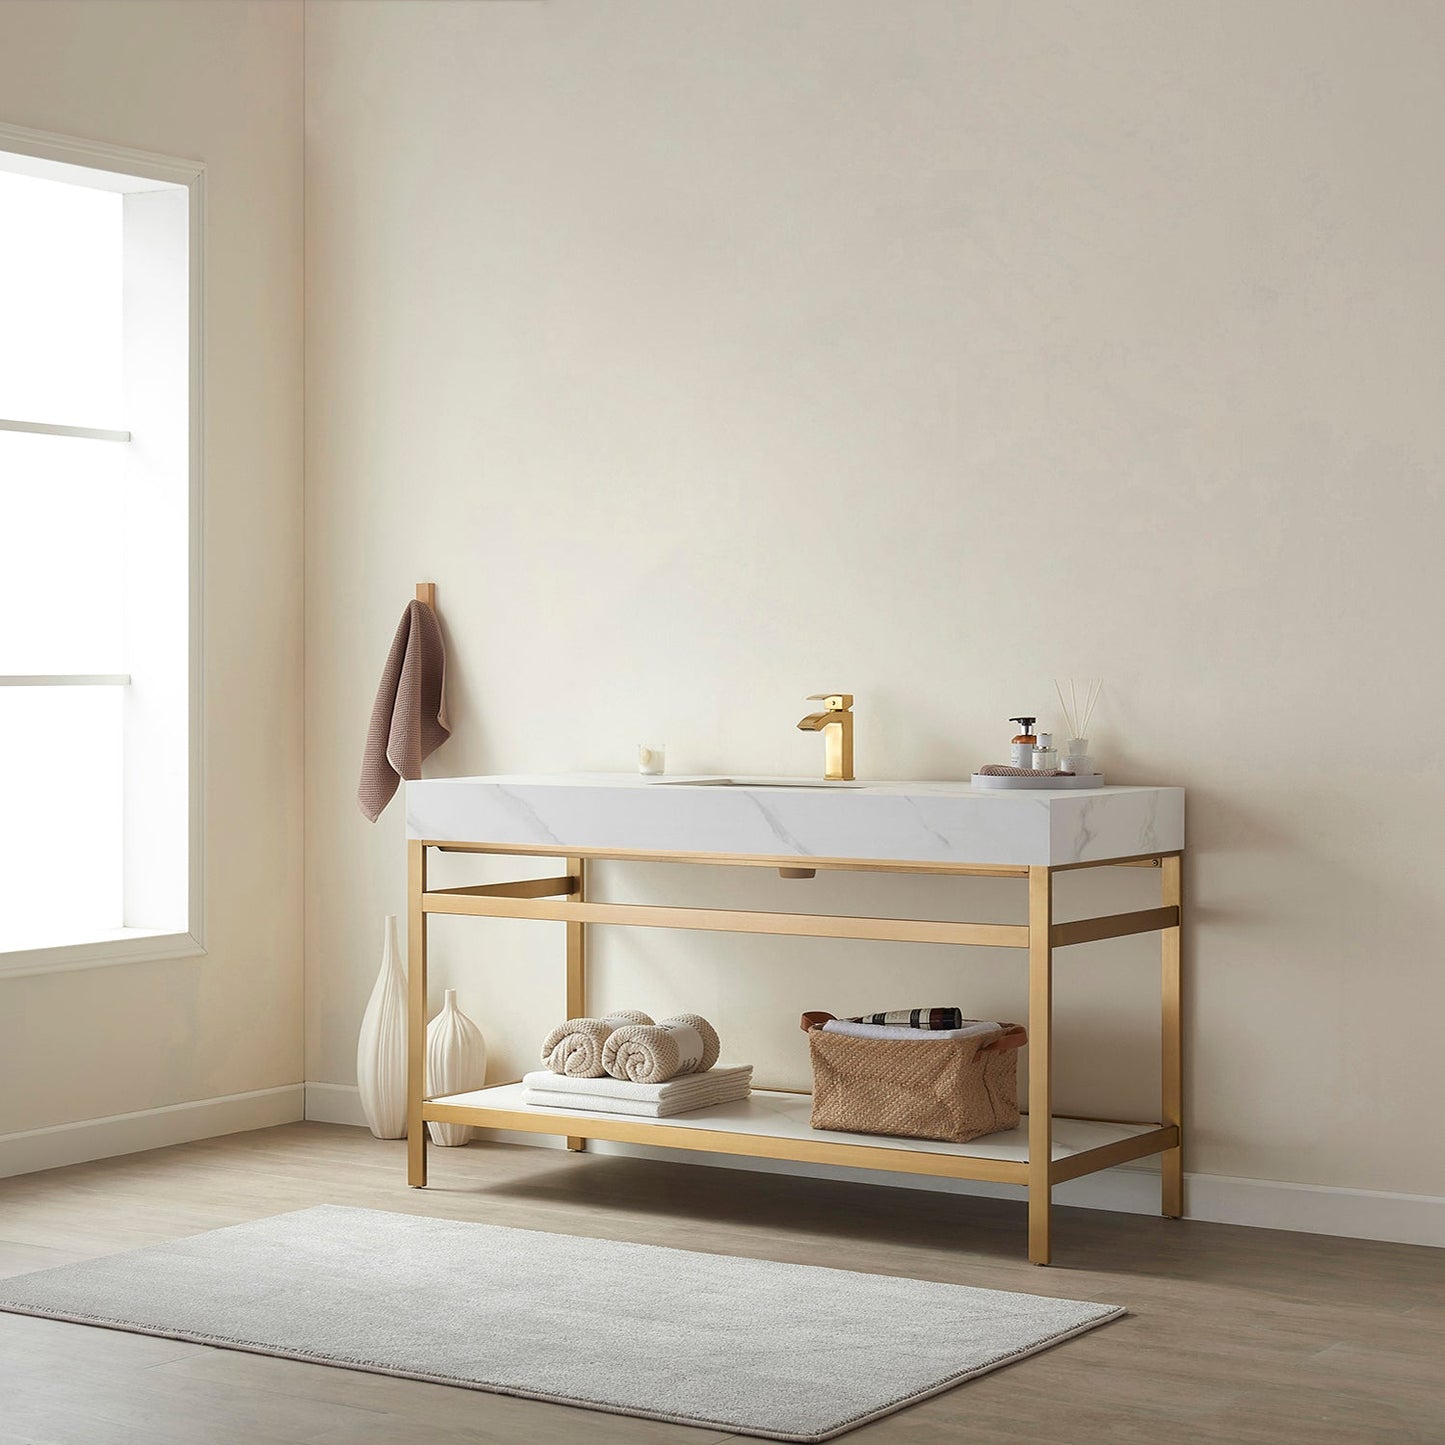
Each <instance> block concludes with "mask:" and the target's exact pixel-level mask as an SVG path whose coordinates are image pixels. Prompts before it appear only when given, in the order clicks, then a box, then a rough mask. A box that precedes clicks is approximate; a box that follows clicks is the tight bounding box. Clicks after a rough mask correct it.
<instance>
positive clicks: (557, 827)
mask: <svg viewBox="0 0 1445 1445" xmlns="http://www.w3.org/2000/svg"><path fill="white" fill-rule="evenodd" d="M810 781H811V780H806V779H797V780H794V781H793V784H792V785H790V784H789V780H786V779H781V778H779V779H769V780H767V782H766V784H765V783H764V782H763V781H762V780H756V779H755V780H751V781H748V780H743V781H739V782H732V783H729V784H728V785H726V786H719V785H717V780H716V779H714V780H713V781H711V782H709V781H707V780H705V779H702V778H699V779H697V780H695V781H692V782H689V781H688V780H686V779H683V778H675V777H668V778H665V779H648V778H643V777H640V776H639V775H638V774H636V773H556V774H532V775H512V776H506V775H504V776H499V777H480V778H426V779H422V780H421V781H419V782H410V783H408V784H407V785H406V823H407V836H408V837H410V838H422V839H426V840H427V841H428V842H435V843H486V844H492V845H511V846H514V847H518V848H527V849H542V848H547V849H551V850H554V851H555V852H556V853H557V854H559V855H560V854H565V853H567V852H569V851H572V850H579V851H581V850H592V851H599V852H618V853H704V854H747V855H750V856H754V857H765V858H798V859H808V858H837V859H872V860H878V861H885V860H886V861H890V862H906V863H954V864H969V863H971V864H976V865H983V866H988V865H994V866H1015V867H1017V866H1029V865H1033V866H1038V865H1043V864H1055V865H1057V864H1062V863H1088V862H1094V861H1097V860H1100V859H1104V858H1129V857H1137V856H1139V855H1141V854H1147V853H1153V852H1161V853H1167V852H1173V851H1175V850H1177V849H1181V848H1183V846H1184V789H1183V788H1108V787H1105V788H1089V789H1079V790H1075V791H1067V792H1065V791H1059V792H1053V791H1049V790H1037V791H1029V792H996V791H993V790H986V789H982V788H979V789H976V788H974V787H972V786H971V785H970V784H968V783H952V782H938V783H933V782H918V783H913V782H878V783H870V782H863V783H856V784H852V783H842V784H834V785H831V786H825V787H819V786H817V785H816V784H813V785H812V786H804V785H803V784H805V783H808V782H810Z"/></svg>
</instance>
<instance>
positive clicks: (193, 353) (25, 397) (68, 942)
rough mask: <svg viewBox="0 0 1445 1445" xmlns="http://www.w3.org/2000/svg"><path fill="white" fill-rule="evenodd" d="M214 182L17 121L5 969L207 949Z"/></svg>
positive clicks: (0, 261) (7, 152)
mask: <svg viewBox="0 0 1445 1445" xmlns="http://www.w3.org/2000/svg"><path fill="white" fill-rule="evenodd" d="M200 170H201V168H200V167H199V166H198V165H196V164H194V163H189V162H174V161H168V160H165V159H164V158H161V157H153V156H141V155H136V154H134V153H129V152H120V151H114V150H110V149H108V148H104V147H97V146H90V145H87V144H84V143H78V142H69V141H64V140H61V139H59V138H55V137H44V136H37V135H35V134H33V133H28V132H21V131H17V130H14V129H12V128H9V127H5V126H0V976H4V975H6V974H16V973H33V972H38V971H42V970H48V969H52V968H73V967H90V966H94V965H95V964H99V963H113V962H122V961H124V960H126V959H128V958H143V957H158V956H178V955H183V954H196V953H199V952H201V951H202V949H201V931H200V930H201V919H200V891H199V890H200V860H199V845H200V827H199V798H200V790H199V786H198V780H199V772H198V766H197V764H198V732H199V726H198V725H199V707H198V703H197V698H198V681H199V665H198V662H199V637H198V621H199V605H198V599H199V596H200V589H199V575H198V574H199V547H198V538H199V535H200V533H199V498H200V485H199V482H200V467H199V417H200V395H199V378H198V372H197V364H198V360H199V356H200V347H199V335H200V331H199V326H200V314H199V298H200V287H199V277H198V275H197V270H198V266H197V264H196V262H198V260H199V256H200V251H199V246H198V237H199V235H200V229H199V220H200V217H199V207H200V198H201V193H200V185H201V175H200Z"/></svg>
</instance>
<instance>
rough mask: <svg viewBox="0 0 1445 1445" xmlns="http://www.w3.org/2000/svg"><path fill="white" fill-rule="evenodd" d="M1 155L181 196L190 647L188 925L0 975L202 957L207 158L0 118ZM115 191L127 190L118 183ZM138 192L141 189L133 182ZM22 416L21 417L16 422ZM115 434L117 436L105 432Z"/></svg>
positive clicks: (87, 941) (28, 963)
mask: <svg viewBox="0 0 1445 1445" xmlns="http://www.w3.org/2000/svg"><path fill="white" fill-rule="evenodd" d="M0 152H4V153H5V155H6V157H7V160H13V158H16V157H19V158H22V160H23V159H24V158H28V159H30V160H33V161H36V162H39V163H41V164H40V165H38V166H37V167H36V169H35V170H33V171H31V170H29V169H28V168H26V167H24V166H23V165H21V166H13V165H9V166H7V169H14V170H19V171H21V172H22V173H26V174H34V175H43V176H46V177H47V178H49V179H54V180H67V179H73V180H74V183H76V184H80V185H85V184H90V185H94V184H95V183H96V181H95V177H94V172H97V171H101V172H107V173H109V174H111V175H114V176H116V177H118V178H132V179H137V180H151V181H161V182H165V183H167V184H169V185H172V186H179V187H182V188H184V189H185V191H186V193H187V237H186V244H187V268H188V277H187V293H188V294H187V305H188V316H187V332H188V336H187V352H188V355H187V381H188V389H189V395H188V399H187V473H188V477H187V491H188V494H187V508H188V511H187V519H186V531H187V557H186V574H187V584H188V585H187V589H186V591H187V604H186V605H187V616H186V626H187V639H186V642H187V645H186V666H187V676H186V694H187V697H186V701H187V717H186V752H187V757H186V827H187V835H188V836H187V839H186V871H187V877H186V888H185V896H186V926H185V928H184V929H183V930H179V931H170V932H168V931H165V930H161V929H141V928H120V929H116V930H111V931H109V932H107V933H104V934H101V935H99V936H91V937H86V938H80V939H77V940H76V941H74V942H71V943H62V944H53V945H49V946H46V947H43V948H26V949H12V950H8V951H7V950H5V949H3V948H0V979H3V978H18V977H26V976H30V975H34V974H46V973H62V972H68V971H70V970H73V969H83V968H99V967H104V966H107V965H110V964H119V963H145V962H151V961H155V960H160V959H180V958H200V957H203V956H204V955H205V953H206V946H205V933H206V919H205V836H206V826H205V825H206V815H205V786H204V784H205V669H204V661H205V647H204V642H205V608H204V600H205V591H204V565H205V557H204V545H203V544H204V538H205V365H204V362H205V343H206V330H205V254H206V253H205V234H206V222H205V178H206V167H205V163H204V162H202V161H196V160H187V159H183V158H180V157H175V156H164V155H157V154H155V153H153V152H149V151H138V150H132V149H129V148H127V147H124V146H115V145H109V144H106V143H104V142H100V141H87V140H79V139H75V138H73V137H69V136H62V135H56V134H52V133H50V132H46V131H37V130H30V129H28V128H26V127H23V126H14V125H8V124H5V123H3V122H0ZM64 166H72V167H78V168H79V169H80V171H83V172H88V173H90V174H89V175H87V176H82V175H80V174H79V173H77V174H76V175H75V176H74V177H73V178H72V177H67V176H66V175H65V174H63V173H61V172H58V171H57V170H56V169H55V168H56V167H64ZM115 189H121V190H124V189H128V188H127V187H125V186H124V185H123V184H117V186H116V187H115ZM135 189H139V188H135ZM17 420H20V419H17ZM25 429H26V430H36V431H42V432H48V433H55V432H58V433H59V434H61V435H75V434H77V433H81V434H85V433H89V434H94V433H93V432H90V429H87V428H73V427H69V426H64V427H61V426H56V427H51V426H48V425H45V424H43V423H40V424H37V425H34V426H27V427H26V428H25ZM108 435H109V436H110V437H111V438H112V439H116V440H118V439H119V437H118V435H117V434H115V433H109V434H108Z"/></svg>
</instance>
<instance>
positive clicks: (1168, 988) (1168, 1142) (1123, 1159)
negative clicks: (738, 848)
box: [407, 839, 1184, 1264]
mask: <svg viewBox="0 0 1445 1445" xmlns="http://www.w3.org/2000/svg"><path fill="white" fill-rule="evenodd" d="M428 848H440V849H442V850H443V851H446V852H451V853H480V854H496V855H504V856H509V857H510V856H515V857H518V858H547V857H557V856H559V855H558V854H557V853H556V852H555V850H552V851H549V850H548V849H545V848H540V847H523V846H518V845H515V844H490V843H457V842H451V841H446V842H439V841H438V842H433V841H428V840H425V839H414V840H411V841H409V843H408V845H407V849H408V876H409V887H408V950H407V953H408V959H409V975H410V977H409V983H408V1017H407V1040H408V1066H407V1098H408V1110H407V1125H408V1127H407V1182H408V1183H409V1184H411V1185H412V1186H414V1187H417V1188H422V1187H425V1185H426V1182H427V1130H426V1128H425V1125H426V1123H427V1122H428V1121H434V1122H436V1123H451V1124H472V1125H476V1126H478V1127H480V1128H492V1129H515V1130H522V1131H525V1132H528V1133H538V1134H553V1135H564V1136H566V1138H567V1146H568V1148H570V1149H582V1148H585V1146H586V1141H587V1140H588V1139H607V1140H614V1141H617V1142H620V1143H626V1144H649V1145H655V1146H660V1147H663V1148H671V1149H693V1150H699V1151H701V1152H705V1153H717V1154H733V1155H743V1156H750V1157H755V1158H772V1159H788V1160H794V1161H798V1162H803V1163H815V1164H840V1165H847V1166H852V1167H856V1168H863V1169H883V1170H892V1171H895V1172H900V1173H907V1174H921V1175H932V1176H937V1177H942V1178H953V1179H978V1180H986V1181H991V1182H993V1183H1000V1184H1021V1185H1024V1186H1026V1187H1027V1190H1028V1204H1029V1210H1028V1234H1029V1258H1030V1260H1032V1261H1033V1262H1034V1263H1035V1264H1047V1263H1048V1262H1049V1249H1050V1243H1049V1236H1050V1213H1051V1207H1052V1191H1053V1186H1054V1185H1055V1184H1062V1183H1064V1182H1065V1181H1066V1180H1069V1179H1077V1178H1079V1177H1081V1176H1082V1175H1085V1174H1093V1173H1095V1172H1097V1171H1098V1170H1101V1169H1108V1168H1111V1167H1112V1166H1113V1165H1115V1164H1124V1163H1128V1162H1129V1161H1130V1160H1134V1159H1142V1158H1145V1157H1146V1156H1149V1155H1153V1154H1158V1155H1161V1156H1162V1157H1161V1161H1160V1162H1161V1212H1162V1213H1163V1214H1164V1215H1166V1216H1168V1217H1171V1218H1178V1217H1179V1216H1180V1215H1181V1214H1182V1213H1183V1210H1184V1175H1183V1169H1184V1161H1183V1139H1182V1132H1181V1130H1182V1107H1183V1068H1182V1036H1183V1018H1182V1000H1181V990H1180V979H1181V964H1182V949H1181V932H1182V916H1183V889H1182V872H1183V854H1182V852H1165V853H1151V854H1146V855H1141V856H1138V857H1130V858H1103V859H1098V860H1095V861H1090V862H1087V863H1064V864H1055V865H1053V866H1048V867H1023V866H1019V867H1013V866H1007V865H984V864H947V863H907V862H900V861H894V860H887V859H869V860H858V859H846V858H802V859H800V858H798V857H796V856H790V857H763V856H757V855H751V854H749V855H736V854H721V855H719V854H701V853H653V852H647V853H643V852H626V851H622V852H618V851H609V850H604V849H587V850H581V849H579V850H577V851H576V852H574V853H573V854H572V855H571V856H569V857H567V859H566V872H565V873H564V874H562V875H560V876H556V877H550V878H528V879H523V880H521V881H518V882H515V883H487V884H478V885H474V886H471V887H464V888H440V889H429V888H428V887H427V849H428ZM594 859H595V860H598V861H608V862H646V863H704V864H723V865H737V866H745V867H760V868H797V867H799V865H800V864H803V865H806V866H807V867H808V868H821V869H829V870H832V869H842V870H850V871H857V872H874V873H925V874H935V875H943V876H947V877H991V878H1019V879H1023V880H1026V882H1027V884H1028V920H1029V921H1028V923H1027V924H995V923H965V922H945V921H928V920H915V919H906V918H856V917H852V916H845V915H839V914H810V913H771V912H762V913H759V912H742V911H735V910H731V909H713V908H673V907H666V906H661V905H652V904H636V903H601V902H593V901H591V900H589V899H588V897H587V865H588V863H589V861H592V860H594ZM1109 867H1157V868H1158V869H1159V874H1160V882H1161V889H1160V906H1159V907H1157V908H1144V909H1138V910H1136V911H1134V912H1130V913H1116V914H1111V915H1107V916H1102V917H1096V918H1084V919H1079V920H1076V921H1072V922H1067V923H1057V922H1055V921H1054V910H1053V879H1054V874H1056V873H1062V872H1068V871H1072V870H1074V869H1080V868H1109ZM433 914H463V915H468V916H475V917H483V918H532V919H543V920H548V921H553V922H560V923H564V924H565V925H566V939H567V945H566V962H567V970H566V1016H567V1017H568V1018H575V1017H579V1016H581V1015H584V1014H585V1013H586V1011H587V926H588V925H589V924H596V923H600V924H613V925H625V926H628V927H650V928H680V929H701V930H705V931H710V932H728V933H770V934H790V935H795V936H804V937H816V938H859V939H871V940H876V941H880V942H890V943H891V942H899V943H906V942H913V943H957V944H967V945H984V946H988V947H994V948H1017V949H1019V950H1020V951H1026V952H1027V954H1028V961H1029V975H1028V993H1029V1007H1028V1030H1029V1044H1028V1050H1029V1090H1028V1157H1027V1159H1026V1160H1016V1159H999V1158H985V1157H972V1156H968V1155H960V1154H930V1153H927V1152H920V1151H916V1150H912V1149H907V1150H905V1149H901V1148H891V1147H890V1146H889V1141H888V1140H887V1139H886V1138H882V1137H880V1139H879V1142H878V1144H876V1145H872V1144H856V1143H843V1142H840V1141H836V1140H832V1139H830V1138H829V1137H828V1135H827V1133H826V1132H822V1131H820V1132H819V1134H818V1136H817V1137H816V1138H806V1139H788V1138H780V1137H775V1136H773V1135H769V1134H747V1133H732V1132H723V1131H721V1130H716V1129H714V1130H710V1129H708V1128H707V1126H706V1123H705V1121H704V1120H703V1119H701V1118H700V1119H699V1122H698V1124H697V1125H696V1126H693V1125H691V1124H688V1125H687V1126H686V1127H679V1124H678V1121H677V1120H672V1121H669V1122H668V1124H667V1125H666V1126H661V1125H659V1124H656V1123H653V1122H651V1121H649V1120H646V1119H638V1118H629V1117H621V1116H619V1117H614V1118H591V1117H585V1116H582V1115H572V1114H569V1113H565V1112H564V1113H548V1112H546V1111H544V1110H540V1109H528V1110H527V1111H526V1112H523V1111H521V1110H518V1109H507V1108H486V1107H477V1106H473V1105H461V1104H455V1103H449V1102H439V1101H437V1100H433V1099H428V1098H427V1097H426V1093H425V1077H426V1076H425V1070H426V1027H427V920H428V919H429V918H430V917H431V915H433ZM1135 933H1158V934H1159V935H1160V937H1161V956H1162V987H1161V1000H1160V1025H1161V1038H1162V1053H1161V1089H1160V1107H1159V1115H1160V1118H1159V1122H1158V1123H1157V1124H1155V1125H1154V1126H1153V1127H1151V1128H1148V1129H1147V1131H1146V1132H1144V1133H1140V1134H1133V1135H1130V1136H1129V1137H1126V1138H1123V1139H1119V1140H1117V1141H1116V1142H1114V1143H1111V1144H1107V1145H1104V1146H1101V1147H1098V1148H1092V1149H1085V1150H1081V1151H1079V1152H1076V1153H1072V1154H1069V1155H1066V1156H1064V1157H1061V1158H1057V1159H1055V1158H1054V1157H1053V1143H1054V1138H1053V1136H1054V1127H1053V1126H1054V1113H1053V1078H1052V1075H1053V972H1054V950H1055V949H1058V948H1067V947H1069V946H1070V945H1072V944H1078V943H1092V942H1096V941H1099V940H1102V939H1108V938H1123V937H1126V936H1128V935H1130V934H1135ZM1099 1122H1120V1123H1122V1122H1124V1121H1099Z"/></svg>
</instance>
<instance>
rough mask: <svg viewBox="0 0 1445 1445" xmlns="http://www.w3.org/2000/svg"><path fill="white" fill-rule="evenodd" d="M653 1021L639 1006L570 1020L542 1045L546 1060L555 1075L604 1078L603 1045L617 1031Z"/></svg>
mask: <svg viewBox="0 0 1445 1445" xmlns="http://www.w3.org/2000/svg"><path fill="white" fill-rule="evenodd" d="M651 1022H652V1020H651V1019H650V1018H648V1016H647V1015H646V1014H645V1013H639V1012H638V1010H637V1009H635V1008H624V1009H618V1011H617V1012H616V1013H615V1014H608V1015H607V1017H606V1018H600V1019H568V1020H567V1022H566V1023H564V1024H558V1025H557V1027H556V1028H555V1029H553V1030H552V1032H551V1033H550V1034H548V1035H547V1040H546V1042H545V1043H544V1044H543V1045H542V1062H543V1063H544V1064H546V1066H547V1067H548V1068H549V1069H551V1070H552V1072H553V1073H554V1074H566V1075H567V1076H568V1077H569V1078H573V1079H600V1078H601V1077H602V1076H603V1075H604V1074H605V1073H606V1072H607V1070H606V1068H605V1067H604V1065H603V1062H602V1048H603V1045H604V1044H606V1042H607V1040H608V1039H609V1038H610V1037H611V1036H612V1034H613V1032H614V1030H616V1029H620V1028H623V1027H625V1026H628V1025H634V1024H650V1023H651Z"/></svg>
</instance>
